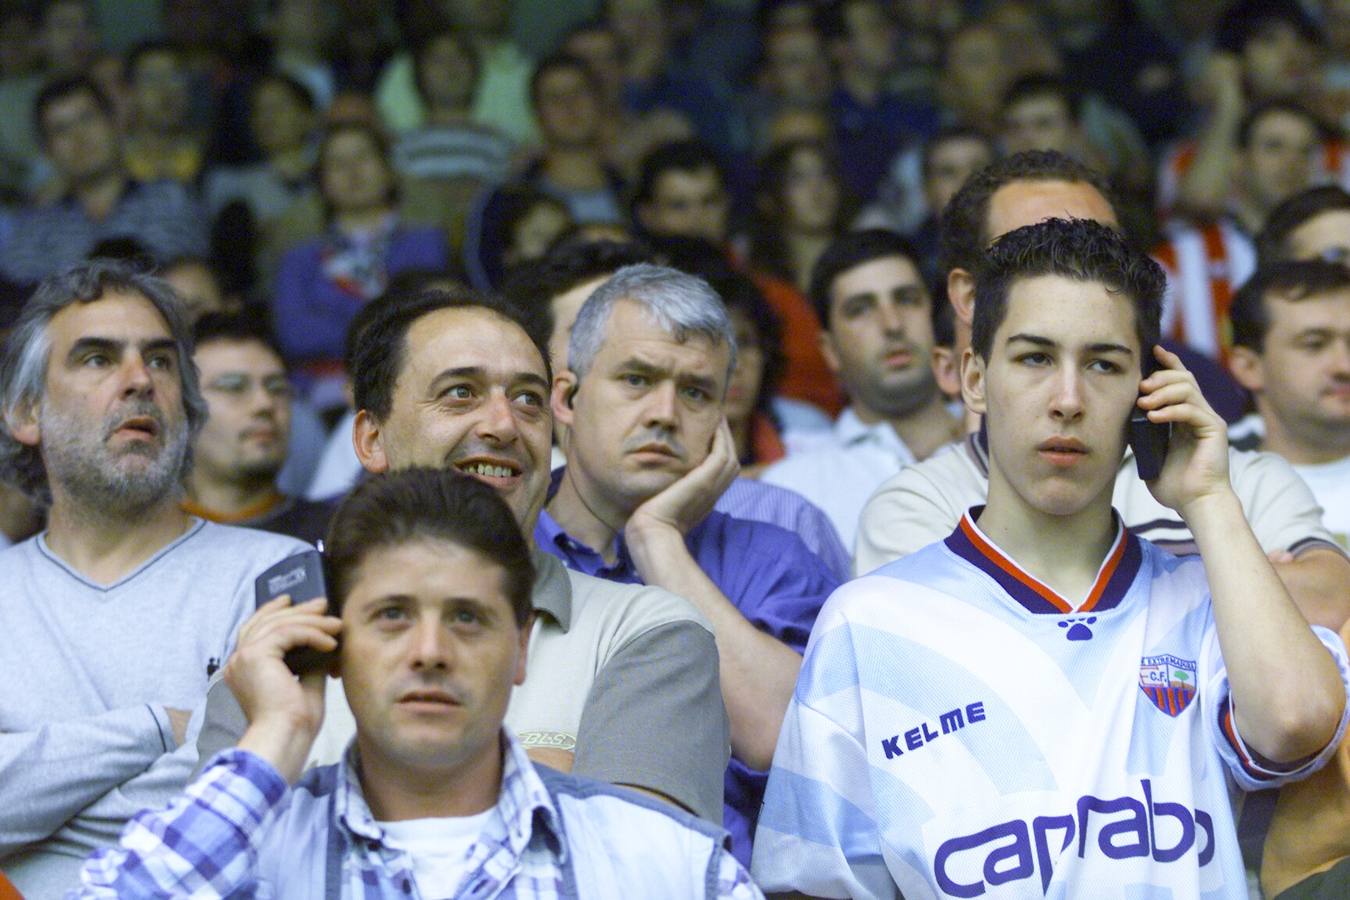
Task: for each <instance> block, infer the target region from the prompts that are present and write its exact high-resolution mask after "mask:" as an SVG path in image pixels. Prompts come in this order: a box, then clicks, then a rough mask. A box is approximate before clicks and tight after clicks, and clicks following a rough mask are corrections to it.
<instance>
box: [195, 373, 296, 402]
mask: <svg viewBox="0 0 1350 900" xmlns="http://www.w3.org/2000/svg"><path fill="white" fill-rule="evenodd" d="M259 383H260V384H261V385H262V389H263V391H264V392H265V393H266V394H267V396H269V397H272V398H274V399H277V400H281V399H289V398H290V396H291V393H292V391H291V383H290V382H289V381H287V380H286V376H285V375H268V376H266V377H264V378H263V379H261V381H260V382H259ZM253 384H254V379H253V376H251V375H244V374H242V373H239V372H229V373H226V374H224V375H221V376H220V377H218V378H215V379H212V381H211V382H210V383H209V384H207V385H206V389H207V390H208V391H215V392H217V393H221V394H225V395H227V396H230V397H243V396H245V395H247V394H249V393H252V391H253Z"/></svg>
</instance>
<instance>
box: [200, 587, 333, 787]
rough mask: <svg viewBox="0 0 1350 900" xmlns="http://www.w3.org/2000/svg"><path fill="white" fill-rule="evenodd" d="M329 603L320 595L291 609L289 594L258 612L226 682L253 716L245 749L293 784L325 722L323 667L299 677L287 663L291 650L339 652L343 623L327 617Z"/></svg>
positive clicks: (242, 637) (237, 647) (243, 633)
mask: <svg viewBox="0 0 1350 900" xmlns="http://www.w3.org/2000/svg"><path fill="white" fill-rule="evenodd" d="M327 607H328V601H327V600H326V599H325V598H324V597H315V598H313V599H311V600H308V601H306V602H304V603H300V604H298V605H294V606H292V605H291V598H290V596H289V595H285V594H283V595H282V596H280V597H277V598H276V599H274V600H271V601H269V602H267V603H264V604H263V605H262V606H260V607H259V608H258V611H257V612H256V613H254V614H253V616H252V618H250V619H249V620H248V621H247V622H245V623H244V625H243V627H242V628H240V630H239V639H238V642H237V643H236V645H235V649H234V653H233V654H231V655H230V658H229V661H228V662H226V664H225V671H224V677H225V683H226V684H228V685H229V687H230V690H231V691H233V692H234V696H235V698H236V699H238V701H239V705H240V707H241V708H242V709H243V711H244V715H245V716H246V717H247V718H248V722H249V725H248V730H247V731H245V732H244V736H243V738H241V739H240V741H239V749H241V750H248V751H250V752H252V753H255V754H257V755H258V756H261V757H262V758H263V759H265V760H267V761H268V762H269V763H271V764H272V765H273V766H274V767H275V768H276V769H277V771H278V772H280V773H281V775H282V777H284V778H285V779H286V780H287V782H289V783H291V784H294V783H295V782H296V780H297V779H299V777H300V774H301V771H302V770H303V768H304V765H305V759H306V758H307V757H308V756H309V749H310V746H311V745H312V744H313V743H314V738H315V737H316V736H317V735H318V733H319V727H320V726H321V725H322V724H323V710H324V699H323V693H324V679H325V678H327V677H328V675H327V672H326V671H324V670H323V669H314V670H311V671H309V672H307V673H305V674H303V675H299V676H297V675H296V674H295V673H293V672H292V671H291V670H290V668H289V667H288V666H287V665H286V661H285V660H286V654H287V651H290V650H293V649H295V648H298V647H309V648H312V649H314V650H316V651H319V652H323V653H328V652H332V651H334V650H336V649H337V646H338V634H339V632H340V631H341V630H342V620H341V619H339V618H337V617H335V616H330V615H325V612H326V611H327Z"/></svg>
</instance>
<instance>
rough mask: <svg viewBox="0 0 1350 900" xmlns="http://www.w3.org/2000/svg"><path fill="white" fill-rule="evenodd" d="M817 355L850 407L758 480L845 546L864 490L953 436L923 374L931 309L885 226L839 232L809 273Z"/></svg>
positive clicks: (913, 268) (900, 241) (911, 259)
mask: <svg viewBox="0 0 1350 900" xmlns="http://www.w3.org/2000/svg"><path fill="white" fill-rule="evenodd" d="M811 302H812V304H813V305H814V307H815V310H816V315H817V316H818V317H819V318H820V324H821V328H822V331H821V341H820V347H821V351H822V352H823V353H824V356H825V362H826V364H827V365H829V367H830V369H831V370H832V371H833V372H834V373H835V375H836V376H838V378H839V380H840V381H841V382H842V383H843V385H844V388H845V389H846V390H847V391H848V395H849V400H850V405H849V407H848V408H847V409H845V410H844V411H843V412H842V413H840V415H839V418H838V419H837V420H836V421H835V425H834V432H833V434H832V435H831V436H830V437H829V438H827V439H826V440H825V441H824V442H823V443H822V444H821V445H820V446H817V447H814V448H810V449H805V450H803V451H802V452H799V453H796V454H793V453H789V455H788V458H787V459H785V460H783V461H781V462H778V463H775V464H774V465H772V466H770V467H769V468H768V469H767V470H765V472H764V475H763V479H764V481H766V482H768V483H769V484H776V485H778V486H780V487H785V488H788V489H790V490H793V491H796V492H797V493H799V494H801V495H802V496H803V497H805V498H806V499H808V500H810V501H811V502H812V503H814V504H816V505H817V506H819V507H820V508H821V509H823V510H824V511H825V513H826V514H827V515H828V516H829V517H830V521H831V522H832V523H834V527H835V530H836V531H837V532H838V533H839V537H840V539H842V540H843V542H844V546H846V547H850V548H851V547H852V546H853V539H854V535H855V534H856V533H857V528H858V517H859V516H860V515H861V514H862V509H863V506H864V505H865V504H866V503H867V499H868V498H869V497H870V496H872V492H873V491H874V490H876V489H877V487H879V486H880V485H881V483H882V482H883V481H885V480H886V479H887V478H889V477H890V476H892V475H894V474H895V473H896V472H899V471H900V469H902V468H903V467H904V466H906V465H908V464H909V463H912V462H915V461H917V460H920V459H923V458H925V457H926V456H928V455H929V454H931V453H932V452H933V451H935V450H937V449H938V448H940V447H942V446H943V445H945V444H947V443H948V442H950V441H952V440H954V439H955V438H957V437H959V436H960V423H959V422H958V421H957V420H956V418H955V417H953V416H952V414H951V413H950V412H949V411H948V409H947V405H946V402H945V398H944V397H943V396H942V392H941V391H939V390H938V384H937V379H936V377H935V375H934V373H933V368H932V357H933V346H934V331H935V329H934V321H933V320H934V307H935V304H934V303H933V298H932V294H931V293H930V292H929V290H928V287H927V286H926V285H925V284H924V279H923V276H922V274H920V267H919V264H918V255H917V254H916V253H915V251H914V249H913V248H912V247H911V246H910V245H909V243H908V242H906V241H905V240H904V238H901V237H899V236H898V235H895V234H892V233H891V232H889V231H882V230H879V229H878V230H870V231H856V232H850V233H849V234H845V235H843V236H842V237H840V238H838V239H837V240H835V241H834V243H832V244H831V245H830V246H829V247H828V248H826V250H825V252H824V253H823V254H822V255H821V257H820V260H819V261H818V262H817V263H816V267H815V269H814V271H813V272H812V274H811Z"/></svg>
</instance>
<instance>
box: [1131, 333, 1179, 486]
mask: <svg viewBox="0 0 1350 900" xmlns="http://www.w3.org/2000/svg"><path fill="white" fill-rule="evenodd" d="M1157 370H1158V364H1157V363H1156V362H1155V361H1154V359H1153V353H1152V352H1148V353H1147V354H1146V355H1145V357H1144V366H1143V372H1142V376H1143V378H1147V377H1148V376H1150V375H1152V374H1153V373H1154V372H1156V371H1157ZM1140 380H1143V379H1142V378H1141V379H1140ZM1140 396H1141V397H1142V396H1143V394H1140ZM1171 437H1172V423H1170V422H1150V421H1149V419H1148V413H1147V412H1145V411H1144V410H1142V409H1140V408H1139V407H1137V406H1136V407H1135V408H1134V411H1133V412H1131V413H1130V449H1131V450H1133V451H1134V465H1135V468H1136V469H1138V470H1139V477H1140V478H1142V479H1143V480H1144V481H1152V480H1153V479H1155V478H1157V477H1158V476H1159V475H1161V474H1162V468H1163V463H1164V462H1165V461H1166V460H1167V444H1168V442H1169V441H1170V440H1171Z"/></svg>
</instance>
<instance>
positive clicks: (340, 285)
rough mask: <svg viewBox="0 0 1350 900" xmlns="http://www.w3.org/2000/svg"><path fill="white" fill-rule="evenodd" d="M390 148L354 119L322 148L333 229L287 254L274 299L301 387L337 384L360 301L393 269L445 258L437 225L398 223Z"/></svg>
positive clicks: (440, 265) (431, 265) (436, 266)
mask: <svg viewBox="0 0 1350 900" xmlns="http://www.w3.org/2000/svg"><path fill="white" fill-rule="evenodd" d="M388 150H389V148H388V145H387V143H386V142H385V139H384V136H383V135H382V134H381V133H380V132H379V130H378V129H377V128H375V127H374V126H373V125H370V124H368V123H365V122H353V121H347V122H338V123H335V124H334V125H332V126H330V128H329V130H328V133H327V134H326V135H325V136H324V139H323V143H322V144H321V145H320V147H319V189H320V192H321V194H322V197H323V202H324V209H325V212H326V214H327V218H328V230H327V231H326V232H325V233H324V234H323V235H322V236H321V237H318V238H314V239H312V240H308V241H305V242H304V243H301V244H297V245H296V246H295V247H294V248H292V249H291V250H289V251H288V252H287V253H286V255H285V256H283V257H282V260H281V267H280V269H279V271H278V273H277V280H276V290H275V293H274V295H273V299H272V303H273V315H274V318H275V325H276V333H277V340H278V342H279V343H280V344H281V349H282V351H283V352H284V353H285V354H286V356H287V360H288V361H289V362H290V363H291V364H292V365H294V366H295V367H296V369H295V371H296V374H297V376H298V377H299V380H300V381H301V382H302V388H305V389H309V388H313V387H317V385H318V384H319V383H324V382H327V383H333V382H334V381H336V382H338V383H340V377H341V359H342V348H343V342H344V340H345V338H346V334H347V326H348V325H349V324H350V323H351V320H352V318H353V317H354V316H355V315H356V313H357V311H358V310H359V309H360V308H361V306H362V305H363V304H365V303H366V302H368V301H370V300H373V299H374V298H375V297H378V296H379V295H380V294H382V293H384V290H385V288H386V286H387V285H388V282H389V279H390V277H391V276H393V275H396V274H398V273H399V272H402V271H406V270H409V269H430V270H436V271H440V270H443V269H445V268H446V266H447V264H448V261H449V250H448V247H447V245H446V237H445V234H444V233H443V232H442V231H441V230H440V229H437V228H422V227H418V228H412V227H406V226H404V225H402V224H401V223H400V222H399V218H398V183H397V180H396V176H395V174H394V170H393V168H392V167H391V166H390V164H389V152H388ZM321 393H322V394H324V395H326V394H327V391H326V390H325V391H321ZM339 396H340V395H339ZM314 399H315V400H316V401H317V402H320V403H322V402H323V401H324V400H325V399H336V398H326V397H315V398H314Z"/></svg>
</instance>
